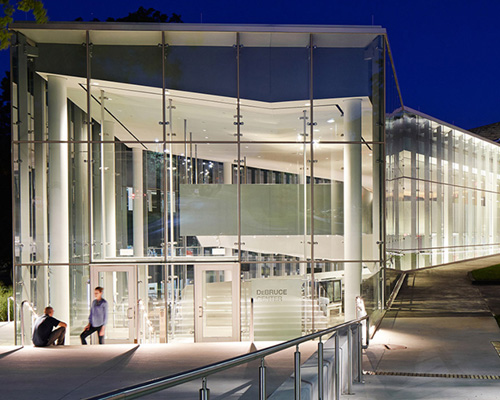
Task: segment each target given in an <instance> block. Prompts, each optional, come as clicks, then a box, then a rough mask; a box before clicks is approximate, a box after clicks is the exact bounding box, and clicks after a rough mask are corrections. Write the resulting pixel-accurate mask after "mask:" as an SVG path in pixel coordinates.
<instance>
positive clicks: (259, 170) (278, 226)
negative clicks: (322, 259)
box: [233, 142, 311, 272]
mask: <svg viewBox="0 0 500 400" xmlns="http://www.w3.org/2000/svg"><path fill="white" fill-rule="evenodd" d="M242 147H243V148H242V150H241V154H242V160H243V161H242V162H241V164H240V168H241V171H240V180H241V183H242V187H241V210H242V211H241V212H242V214H241V234H242V243H243V244H242V255H241V256H242V259H243V260H255V261H260V260H262V261H266V260H269V261H270V260H289V261H299V260H307V259H308V258H310V246H311V243H310V242H311V240H310V182H311V177H310V175H311V173H310V157H309V150H310V144H304V143H300V142H299V143H297V144H265V145H264V144H250V143H245V144H244V145H242ZM235 167H236V166H235ZM237 172H238V171H237V169H235V175H236V176H237ZM234 180H235V178H234V175H233V181H234ZM304 266H305V264H304ZM304 271H305V270H303V272H304Z"/></svg>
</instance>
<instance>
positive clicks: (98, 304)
mask: <svg viewBox="0 0 500 400" xmlns="http://www.w3.org/2000/svg"><path fill="white" fill-rule="evenodd" d="M103 290H104V289H103V288H102V287H100V286H97V287H96V288H95V289H94V297H95V300H94V301H93V302H92V306H91V307H90V315H89V323H88V324H87V326H86V327H85V329H84V331H83V332H82V333H81V335H80V339H81V340H82V344H87V341H86V340H85V339H86V338H87V337H88V336H90V335H92V334H93V333H94V332H97V335H98V336H99V344H104V329H105V326H106V323H107V322H108V302H107V301H106V300H104V299H103V298H102V291H103Z"/></svg>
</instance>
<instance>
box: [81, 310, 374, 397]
mask: <svg viewBox="0 0 500 400" xmlns="http://www.w3.org/2000/svg"><path fill="white" fill-rule="evenodd" d="M368 318H369V317H368V316H367V315H366V316H364V317H362V318H358V319H355V320H352V321H349V322H345V323H343V324H339V325H336V326H334V327H331V328H327V329H324V330H322V331H319V332H315V333H312V334H310V335H307V336H303V337H299V338H295V339H292V340H289V341H287V342H283V343H279V344H277V345H274V346H271V347H267V348H265V349H262V350H257V351H254V352H252V353H248V354H244V355H241V356H237V357H234V358H230V359H228V360H224V361H220V362H217V363H214V364H210V365H207V366H204V367H201V368H197V369H193V370H191V371H187V372H181V373H179V374H175V375H171V376H166V377H162V378H157V379H153V380H150V381H146V382H142V383H139V384H136V385H132V386H128V387H125V388H122V389H118V390H114V391H112V392H108V393H103V394H100V395H97V396H94V397H90V398H88V399H87V400H118V399H135V398H139V397H142V396H146V395H149V394H152V393H156V392H159V391H162V390H165V389H168V388H172V387H174V386H178V385H180V384H183V383H187V382H191V381H194V380H198V379H199V380H201V389H200V390H199V399H200V400H208V399H209V397H210V389H209V388H208V377H209V376H211V375H213V374H215V373H218V372H222V371H226V370H228V369H230V368H233V367H236V366H238V365H242V364H247V363H249V362H252V361H256V360H258V361H260V366H259V400H265V399H267V374H266V370H267V367H266V363H265V357H267V356H270V355H271V354H275V353H278V352H280V351H283V350H286V349H289V348H293V347H295V353H294V382H295V383H294V399H295V400H300V391H301V379H300V372H301V371H300V369H301V367H300V364H301V363H300V358H301V353H300V350H299V346H300V345H301V344H303V343H305V342H308V341H311V340H315V339H319V342H318V368H317V370H316V374H317V376H318V385H317V388H318V398H319V399H321V400H324V399H325V397H324V385H323V367H324V364H323V363H324V361H323V346H324V343H323V341H322V338H323V336H327V335H332V336H331V337H334V340H335V350H334V357H335V362H334V364H333V373H334V390H333V394H334V397H333V398H334V400H339V399H340V388H341V386H342V383H344V384H346V386H347V393H352V385H353V383H354V376H356V380H357V382H362V375H363V366H362V357H361V352H362V349H363V348H366V347H368V340H369V339H368V337H369V335H368V334H366V336H365V337H366V341H367V342H366V345H365V346H363V343H362V342H363V334H362V332H361V330H362V327H363V325H362V322H363V321H366V322H367V323H366V325H365V326H366V327H368V326H369V323H368V321H369V320H368ZM341 334H345V335H346V336H347V363H346V365H347V367H348V369H347V382H341V374H340V369H341V368H340V340H339V339H340V335H341ZM354 353H356V354H357V357H354Z"/></svg>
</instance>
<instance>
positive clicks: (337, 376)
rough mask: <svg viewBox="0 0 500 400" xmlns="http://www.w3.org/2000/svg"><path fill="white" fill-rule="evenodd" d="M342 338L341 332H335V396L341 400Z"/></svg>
mask: <svg viewBox="0 0 500 400" xmlns="http://www.w3.org/2000/svg"><path fill="white" fill-rule="evenodd" d="M339 346H340V340H339V333H338V332H335V372H334V374H335V390H334V392H333V393H334V395H333V398H334V400H340V349H339Z"/></svg>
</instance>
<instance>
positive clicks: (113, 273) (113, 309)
mask: <svg viewBox="0 0 500 400" xmlns="http://www.w3.org/2000/svg"><path fill="white" fill-rule="evenodd" d="M90 283H91V286H90V288H91V293H90V295H91V297H92V296H93V289H94V288H95V287H96V286H101V287H103V288H104V298H105V299H106V301H107V302H108V323H107V325H106V343H133V342H134V339H135V328H136V323H137V322H136V321H137V290H136V288H137V272H136V267H135V266H113V265H109V266H108V265H106V266H97V265H92V266H91V267H90ZM91 301H92V300H91ZM93 340H96V339H95V338H93Z"/></svg>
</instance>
